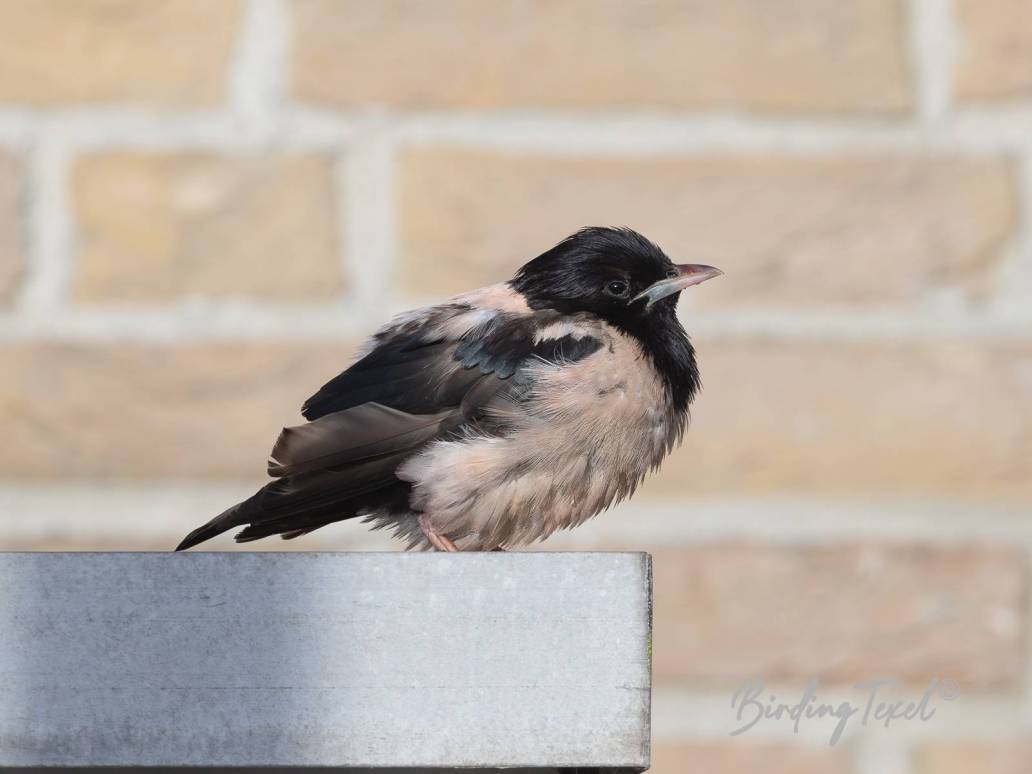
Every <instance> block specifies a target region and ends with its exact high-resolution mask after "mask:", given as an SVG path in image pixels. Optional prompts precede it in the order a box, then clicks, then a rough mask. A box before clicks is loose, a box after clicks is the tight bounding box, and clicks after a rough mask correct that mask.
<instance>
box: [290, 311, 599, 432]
mask: <svg viewBox="0 0 1032 774" xmlns="http://www.w3.org/2000/svg"><path fill="white" fill-rule="evenodd" d="M557 317H558V315H556V313H554V312H538V313H534V314H511V313H509V314H506V313H497V314H493V315H490V316H488V317H487V319H486V320H483V321H480V322H477V323H476V324H471V325H469V327H464V324H463V322H462V320H463V319H464V318H467V319H468V320H469V321H470V322H471V323H472V322H473V321H474V320H477V319H478V315H477V312H476V311H474V310H470V309H468V308H467V309H465V310H463V309H462V307H457V308H455V310H454V311H453V314H452V317H451V318H450V319H445V320H442V319H441V315H440V314H439V313H438V314H436V315H429V316H428V320H427V322H426V323H425V324H423V325H419V326H413V325H412V324H411V323H408V324H405V325H401V326H397V327H396V328H394V329H391V328H388V329H385V331H384V332H381V333H379V334H377V336H376V337H374V339H373V341H374V343H375V346H374V347H373V349H372V350H371V351H369V352H368V353H367V354H366V355H364V356H363V357H361V358H360V359H359V360H358V361H357V362H355V363H354V364H353V365H352V366H351V367H350V368H348V369H347V370H346V371H344V372H343V373H341V374H339V375H338V376H336V377H334V378H333V379H331V380H330V381H329V382H327V383H326V384H325V385H323V387H322V388H321V389H320V390H319V391H318V392H317V393H316V394H315V395H313V396H312V397H310V398H309V399H308V400H307V401H305V404H304V406H303V407H302V408H301V413H302V414H303V415H304V417H305V418H306V419H309V420H314V419H319V418H320V417H323V416H326V415H327V414H330V413H332V412H336V411H342V410H344V409H349V408H351V407H352V406H358V405H361V404H362V403H366V402H368V401H375V402H377V403H380V404H382V405H384V406H389V407H391V408H395V409H398V410H399V411H405V412H408V413H411V414H424V413H432V412H436V411H440V410H441V409H442V408H443V407H451V406H457V405H459V404H460V403H461V402H462V401H463V399H464V398H466V396H467V395H468V393H469V391H470V389H472V387H473V385H474V384H477V383H478V381H479V379H480V376H481V375H489V374H490V375H493V376H494V377H495V380H494V381H493V382H492V383H493V384H495V386H496V387H499V388H500V387H501V386H502V385H500V384H498V383H497V382H499V381H504V380H506V379H508V378H509V377H511V376H512V375H513V374H515V373H516V370H517V369H518V368H519V367H520V365H521V364H524V363H527V362H530V361H532V360H534V359H538V360H546V361H549V362H555V363H558V362H564V361H571V362H572V361H575V360H579V359H580V358H582V357H584V356H586V355H589V354H591V353H592V352H594V351H595V350H596V349H598V348H599V347H600V346H601V343H600V342H599V340H598V339H597V338H595V337H593V336H590V335H586V334H584V333H583V332H578V333H577V334H574V333H567V334H566V335H560V336H557V337H545V338H541V336H540V333H541V331H543V330H547V328H548V326H549V325H550V324H552V323H553V322H554V321H555V320H556V319H557ZM460 366H461V367H460ZM483 392H484V393H485V394H486V393H487V392H488V391H487V390H486V389H485V390H484V391H483Z"/></svg>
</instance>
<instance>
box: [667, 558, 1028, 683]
mask: <svg viewBox="0 0 1032 774" xmlns="http://www.w3.org/2000/svg"><path fill="white" fill-rule="evenodd" d="M654 572H655V598H656V599H655V605H656V608H655V646H654V668H655V672H656V676H657V679H658V680H659V681H661V682H662V681H667V682H668V683H676V682H683V683H699V684H704V683H720V684H726V685H733V686H737V685H740V684H741V683H742V682H743V681H745V680H747V679H755V678H760V679H763V680H764V682H766V683H767V684H775V683H776V682H777V681H783V684H791V685H798V686H799V690H800V691H801V690H802V686H804V685H805V680H806V679H808V678H810V677H817V678H819V679H820V680H821V684H834V683H839V684H846V685H852V684H854V683H856V682H859V681H863V680H872V679H886V678H895V679H897V680H900V681H905V682H907V683H913V684H914V685H915V686H918V685H919V686H921V688H922V690H923V689H924V688H926V687H927V684H928V681H929V680H930V679H931V678H933V677H938V678H943V679H945V678H952V679H954V680H956V681H957V683H958V685H959V686H960V688H961V692H962V693H971V692H978V691H983V690H990V689H1017V688H1019V687H1020V686H1021V683H1022V673H1023V668H1024V655H1025V652H1024V647H1023V634H1024V630H1025V627H1026V622H1025V605H1024V601H1025V596H1024V595H1025V591H1026V578H1025V567H1024V560H1023V557H1022V555H1021V553H1020V551H1018V550H1010V549H1003V548H992V547H986V546H970V547H964V548H932V547H918V546H914V547H900V546H888V545H879V544H875V543H871V544H862V545H855V546H843V547H781V546H772V545H766V546H762V545H750V544H717V545H708V546H700V547H693V548H686V549H683V550H669V549H668V550H661V551H659V552H657V553H656V554H655V558H654ZM818 695H820V685H819V686H818ZM782 698H785V697H784V696H782ZM795 698H796V699H798V698H799V697H798V696H796V697H795ZM788 703H791V701H789V702H788ZM940 703H941V700H940Z"/></svg>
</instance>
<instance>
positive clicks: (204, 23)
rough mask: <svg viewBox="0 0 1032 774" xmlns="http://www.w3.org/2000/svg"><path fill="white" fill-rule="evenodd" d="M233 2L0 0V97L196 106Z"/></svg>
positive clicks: (227, 47) (212, 71)
mask: <svg viewBox="0 0 1032 774" xmlns="http://www.w3.org/2000/svg"><path fill="white" fill-rule="evenodd" d="M239 16H240V2H239V0H147V2H139V1H138V0H0V101H9V102H24V103H29V104H41V105H43V104H48V103H54V102H62V101H72V102H86V101H130V102H142V103H156V104H175V105H202V104H203V105H206V104H212V103H215V102H217V101H218V100H219V99H221V98H223V97H224V95H225V93H226V82H227V80H228V77H229V75H228V72H227V67H228V63H229V58H230V56H231V54H232V51H233V46H234V44H235V40H236V35H237V27H238V22H239Z"/></svg>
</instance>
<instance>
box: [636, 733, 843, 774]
mask: <svg viewBox="0 0 1032 774" xmlns="http://www.w3.org/2000/svg"><path fill="white" fill-rule="evenodd" d="M746 771H762V772H764V774H849V772H850V771H852V769H851V767H850V764H849V760H848V757H847V754H846V753H845V751H844V750H843V749H841V748H838V749H830V748H828V747H821V748H809V747H797V746H790V745H784V744H776V743H774V744H772V743H767V744H753V743H751V742H748V741H742V740H738V739H736V740H732V741H728V742H723V743H720V744H702V743H699V744H680V745H674V744H658V745H653V748H652V768H650V769H649V772H650V774H693V773H694V772H700V774H702V772H705V774H742V772H746Z"/></svg>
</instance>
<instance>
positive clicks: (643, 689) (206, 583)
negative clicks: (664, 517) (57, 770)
mask: <svg viewBox="0 0 1032 774" xmlns="http://www.w3.org/2000/svg"><path fill="white" fill-rule="evenodd" d="M650 596H651V578H650V560H649V557H648V556H647V555H645V554H616V553H539V554H534V553H508V554H503V553H494V554H436V553H435V554H401V553H390V554H387V553H383V554H374V553H361V554H355V553H351V554H348V553H340V554H331V553H192V554H158V553H150V554H133V553H102V554H69V553H62V554H45V553H36V554H32V553H13V554H0V765H4V766H32V765H47V766H126V765H132V766H179V765H191V766H336V767H354V768H360V767H394V768H418V767H482V768H495V767H526V768H551V767H600V768H603V769H606V768H626V769H643V768H646V767H647V766H648V755H649V697H650V655H649V642H650V627H651V621H650Z"/></svg>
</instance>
